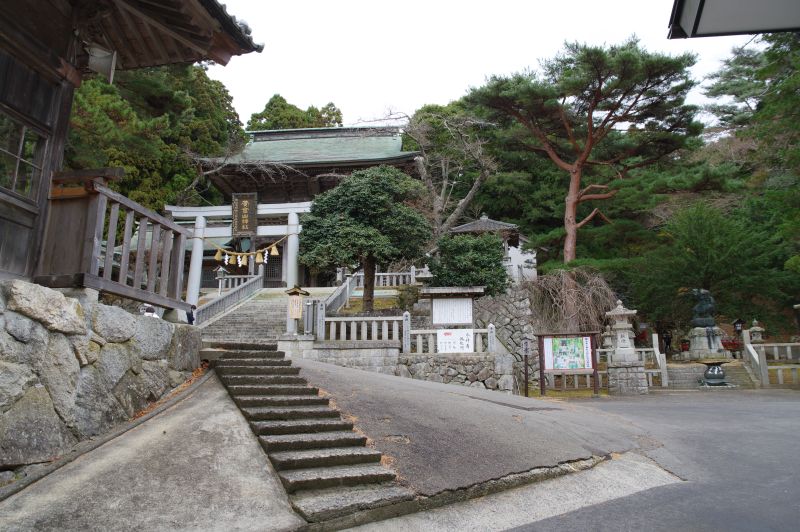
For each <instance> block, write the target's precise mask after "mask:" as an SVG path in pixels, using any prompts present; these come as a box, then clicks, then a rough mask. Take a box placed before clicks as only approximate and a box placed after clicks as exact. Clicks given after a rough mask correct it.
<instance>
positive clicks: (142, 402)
mask: <svg viewBox="0 0 800 532" xmlns="http://www.w3.org/2000/svg"><path fill="white" fill-rule="evenodd" d="M200 342H201V340H200V331H199V330H198V329H196V328H194V327H191V326H189V325H179V324H173V323H169V322H166V321H163V320H161V319H155V318H151V317H146V316H137V315H133V314H130V313H128V312H127V311H125V310H123V309H121V308H118V307H112V306H107V305H103V304H100V303H98V302H97V292H95V291H93V290H61V291H56V290H51V289H49V288H45V287H43V286H39V285H35V284H31V283H27V282H23V281H18V280H14V281H2V282H0V470H8V469H12V468H15V467H17V466H22V465H26V464H32V463H38V462H46V461H50V460H52V459H54V458H56V457H57V456H58V455H60V454H62V453H63V452H65V451H67V450H68V449H69V448H70V447H72V446H73V445H74V444H76V443H77V442H79V441H81V440H84V439H87V438H90V437H92V436H96V435H98V434H101V433H103V432H105V431H107V430H109V429H110V428H111V427H113V426H114V425H115V424H117V423H120V422H123V421H127V420H129V419H130V418H131V416H133V414H134V413H136V412H137V411H139V410H141V409H143V408H144V407H146V406H147V405H148V404H149V403H150V402H152V401H155V400H157V399H159V398H160V397H162V396H163V395H164V394H165V393H166V392H168V391H169V390H170V389H171V388H173V387H175V386H177V385H178V384H180V383H182V382H183V381H184V380H185V379H186V377H187V376H188V375H189V374H190V373H191V371H192V370H194V369H195V368H196V367H198V366H199V364H200V360H199V349H200Z"/></svg>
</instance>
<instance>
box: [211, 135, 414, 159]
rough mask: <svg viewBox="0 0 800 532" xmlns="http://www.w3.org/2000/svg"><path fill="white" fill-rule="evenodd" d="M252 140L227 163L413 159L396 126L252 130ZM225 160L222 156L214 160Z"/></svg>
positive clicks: (412, 154)
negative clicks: (404, 147)
mask: <svg viewBox="0 0 800 532" xmlns="http://www.w3.org/2000/svg"><path fill="white" fill-rule="evenodd" d="M248 134H249V135H250V136H251V139H252V140H251V142H250V143H248V144H247V146H245V148H244V150H243V151H242V153H240V154H238V155H235V156H233V157H230V158H229V159H228V160H227V161H226V162H227V163H228V164H247V163H248V162H252V163H256V162H270V163H282V164H287V165H295V166H296V165H303V164H318V163H344V162H351V161H357V162H370V161H374V162H375V163H376V164H380V163H381V162H393V161H397V160H404V159H407V160H409V161H410V160H411V159H413V157H414V156H415V155H416V154H417V152H409V151H403V139H402V136H401V132H400V129H399V128H395V127H380V128H375V127H335V128H313V129H285V130H272V131H251V132H249V133H248ZM215 161H216V162H222V160H221V159H215Z"/></svg>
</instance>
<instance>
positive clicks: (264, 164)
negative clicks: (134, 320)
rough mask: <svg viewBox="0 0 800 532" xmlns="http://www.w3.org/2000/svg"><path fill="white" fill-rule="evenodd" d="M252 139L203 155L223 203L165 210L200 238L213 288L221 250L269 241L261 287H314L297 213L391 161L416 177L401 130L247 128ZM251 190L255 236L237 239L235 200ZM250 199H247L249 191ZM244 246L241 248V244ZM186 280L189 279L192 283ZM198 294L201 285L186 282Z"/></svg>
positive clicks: (251, 268)
mask: <svg viewBox="0 0 800 532" xmlns="http://www.w3.org/2000/svg"><path fill="white" fill-rule="evenodd" d="M248 135H249V136H250V141H249V142H248V144H247V145H246V146H245V148H244V149H243V151H242V152H241V153H239V154H236V155H233V156H230V157H220V158H212V159H206V160H205V161H204V164H205V165H206V167H207V169H212V170H213V172H212V173H211V174H210V178H211V181H212V182H213V183H214V185H216V187H217V188H218V189H219V190H220V191H221V192H222V194H223V196H224V197H225V200H226V203H228V204H227V205H221V206H216V207H178V206H173V205H167V206H166V207H165V209H166V211H167V212H168V213H169V214H171V215H172V217H173V219H174V220H175V221H176V222H177V223H179V224H185V225H194V227H195V228H196V230H202V231H203V234H204V237H205V248H204V254H203V271H202V276H201V279H200V286H202V287H204V288H210V287H214V286H216V276H217V273H218V272H217V271H215V270H216V269H218V266H219V264H220V263H219V262H217V261H216V260H215V259H214V256H215V254H216V253H217V250H218V249H219V248H225V249H230V250H233V251H252V250H256V249H264V248H266V247H268V246H271V245H274V246H275V248H276V249H277V254H276V255H270V254H269V253H267V254H265V256H264V259H265V264H264V265H263V266H262V267H263V275H264V276H265V280H264V282H265V284H264V286H266V287H280V286H288V287H292V286H294V285H296V284H297V285H301V286H315V285H318V284H322V283H324V280H323V279H316V278H314V277H313V276H312V275H311V274H310V272H309V271H308V269H307V268H304V267H302V266H301V265H300V264H299V262H298V253H299V233H300V231H301V230H302V227H301V225H300V215H301V214H303V213H305V212H309V211H310V209H311V204H312V202H313V200H314V197H315V196H316V195H317V194H319V193H321V192H325V191H327V190H330V189H332V188H334V187H335V186H336V185H338V184H339V181H340V180H341V179H342V178H343V177H345V176H347V175H349V174H350V173H352V172H353V171H355V170H361V169H366V168H370V167H373V166H379V165H389V166H394V167H396V168H398V169H400V170H402V171H404V172H406V173H409V174H413V170H414V157H416V156H417V152H411V151H404V150H403V146H402V134H401V130H400V128H398V127H332V128H313V129H289V130H274V131H251V132H248ZM238 194H255V198H257V200H256V201H255V202H254V205H253V206H254V210H255V212H252V213H248V214H250V215H251V220H254V222H255V223H254V227H252V234H251V235H250V236H249V237H247V238H244V239H241V238H236V235H234V234H233V231H232V219H233V215H234V213H233V209H232V206H231V202H232V200H233V199H234V198H235V197H236V195H238ZM250 198H252V196H250ZM239 205H241V204H239ZM242 246H244V247H246V248H247V249H244V247H242ZM224 268H225V270H226V272H227V274H230V275H247V274H250V275H253V274H255V273H256V271H257V268H258V267H257V266H256V265H254V264H253V262H252V261H251V262H249V263H248V265H247V266H238V265H237V264H231V265H225V266H224ZM189 284H190V285H191V284H192V282H191V281H190V283H189ZM187 288H188V290H189V292H196V291H197V290H199V288H200V287H199V286H194V287H193V286H188V287H187Z"/></svg>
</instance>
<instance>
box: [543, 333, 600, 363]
mask: <svg viewBox="0 0 800 532" xmlns="http://www.w3.org/2000/svg"><path fill="white" fill-rule="evenodd" d="M544 369H545V371H570V370H590V371H591V370H592V340H591V338H590V337H589V336H560V337H545V338H544Z"/></svg>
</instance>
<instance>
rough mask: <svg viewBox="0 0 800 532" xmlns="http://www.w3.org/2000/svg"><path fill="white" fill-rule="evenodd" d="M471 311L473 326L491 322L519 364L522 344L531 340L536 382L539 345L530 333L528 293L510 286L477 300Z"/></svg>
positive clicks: (530, 313) (499, 337) (481, 326)
mask: <svg viewBox="0 0 800 532" xmlns="http://www.w3.org/2000/svg"><path fill="white" fill-rule="evenodd" d="M473 311H474V319H475V325H476V326H477V327H479V328H485V327H486V326H488V325H489V323H493V324H494V325H495V327H496V330H497V339H498V340H500V342H501V343H502V344H503V345H504V346H505V347H506V349H508V350H509V352H511V353H512V354H513V355H515V358H516V359H517V360H518V361H520V360H521V359H522V341H523V340H525V339H527V340H529V341H530V344H531V355H532V356H531V358H530V362H531V365H532V370H531V371H532V374H533V376H534V379H538V377H536V376H537V375H538V371H539V344H538V342H537V339H536V335H535V334H534V332H533V325H532V320H531V318H532V312H531V302H530V300H529V299H528V295H527V293H526V292H525V291H524V290H523V289H521V288H519V287H516V286H511V287H510V288H509V289H508V291H507V292H506V293H505V294H501V295H497V296H486V297H482V298H480V299H476V300H475V305H474V307H473Z"/></svg>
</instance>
